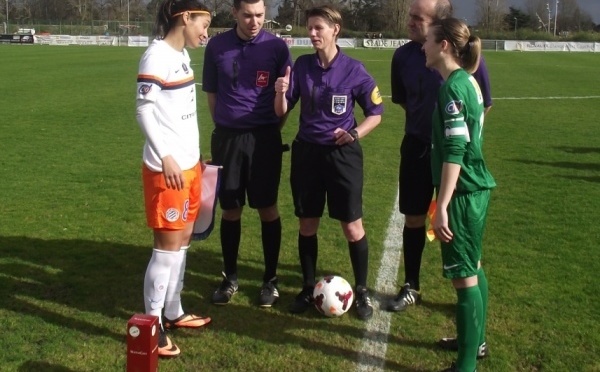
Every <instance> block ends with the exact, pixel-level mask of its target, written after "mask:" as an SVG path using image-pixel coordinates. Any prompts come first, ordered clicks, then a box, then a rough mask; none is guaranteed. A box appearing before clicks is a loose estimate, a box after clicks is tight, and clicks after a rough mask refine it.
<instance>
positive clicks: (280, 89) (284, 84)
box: [275, 66, 292, 94]
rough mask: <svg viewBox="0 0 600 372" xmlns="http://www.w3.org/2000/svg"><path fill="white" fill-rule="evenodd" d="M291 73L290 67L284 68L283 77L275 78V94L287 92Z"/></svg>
mask: <svg viewBox="0 0 600 372" xmlns="http://www.w3.org/2000/svg"><path fill="white" fill-rule="evenodd" d="M291 73H292V68H291V67H290V66H288V67H286V69H285V75H284V76H282V77H279V78H277V81H275V93H282V94H285V92H287V90H288V87H289V86H290V75H291Z"/></svg>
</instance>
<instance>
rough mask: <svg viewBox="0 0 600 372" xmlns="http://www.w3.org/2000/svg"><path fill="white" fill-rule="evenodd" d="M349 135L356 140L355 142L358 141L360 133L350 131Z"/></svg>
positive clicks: (354, 130)
mask: <svg viewBox="0 0 600 372" xmlns="http://www.w3.org/2000/svg"><path fill="white" fill-rule="evenodd" d="M348 134H349V135H351V136H352V138H354V141H358V131H357V130H356V129H352V130H350V131H349V132H348Z"/></svg>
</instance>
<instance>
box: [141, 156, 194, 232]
mask: <svg viewBox="0 0 600 372" xmlns="http://www.w3.org/2000/svg"><path fill="white" fill-rule="evenodd" d="M183 177H184V179H185V184H184V187H183V190H174V189H169V188H167V185H166V183H165V178H164V176H163V174H162V172H153V171H151V170H150V169H148V167H147V166H146V165H143V166H142V180H143V184H144V202H145V204H146V221H147V222H148V226H149V227H151V228H152V229H169V230H183V229H184V228H185V226H186V225H187V224H189V223H194V221H196V216H197V215H198V211H199V210H200V195H201V194H200V193H201V191H202V190H201V188H202V186H201V185H202V168H201V166H200V162H198V164H196V165H195V166H194V167H193V168H191V169H188V170H185V171H183Z"/></svg>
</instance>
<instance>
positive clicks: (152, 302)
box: [144, 248, 179, 320]
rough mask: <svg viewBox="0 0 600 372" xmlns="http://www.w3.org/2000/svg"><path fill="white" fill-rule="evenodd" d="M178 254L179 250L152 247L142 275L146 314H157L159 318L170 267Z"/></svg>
mask: <svg viewBox="0 0 600 372" xmlns="http://www.w3.org/2000/svg"><path fill="white" fill-rule="evenodd" d="M178 254H179V252H171V251H163V250H160V249H156V248H154V249H153V250H152V257H151V258H150V262H148V268H147V269H146V276H145V277H144V306H145V308H146V314H150V315H154V316H157V317H158V319H159V320H160V319H161V315H162V309H163V308H164V306H165V295H166V293H167V287H168V284H169V277H170V276H171V268H172V267H173V265H174V263H175V262H176V261H175V259H176V256H177V255H178Z"/></svg>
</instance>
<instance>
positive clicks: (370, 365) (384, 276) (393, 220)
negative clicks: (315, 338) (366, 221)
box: [356, 193, 404, 371]
mask: <svg viewBox="0 0 600 372" xmlns="http://www.w3.org/2000/svg"><path fill="white" fill-rule="evenodd" d="M398 196H399V195H398V193H396V201H395V202H394V207H393V209H392V214H391V216H390V219H389V222H388V227H387V231H386V238H385V241H384V244H383V246H384V250H383V255H382V256H381V263H380V265H379V271H378V273H377V283H376V284H375V295H374V296H373V300H374V304H373V309H374V312H373V317H372V318H371V319H370V320H369V321H368V323H367V329H366V330H365V333H364V335H363V343H362V347H361V349H360V353H359V355H358V363H357V367H356V370H357V371H383V369H384V366H385V355H386V353H387V340H388V334H389V332H390V322H391V316H392V314H391V313H390V312H388V311H385V310H384V309H385V306H386V304H385V302H386V301H387V299H386V297H385V294H386V293H393V292H394V291H395V290H396V278H397V276H398V267H399V265H400V254H401V251H402V229H403V226H404V215H403V214H401V213H400V212H399V211H398Z"/></svg>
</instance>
